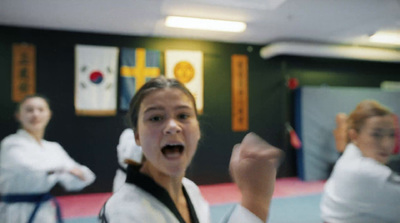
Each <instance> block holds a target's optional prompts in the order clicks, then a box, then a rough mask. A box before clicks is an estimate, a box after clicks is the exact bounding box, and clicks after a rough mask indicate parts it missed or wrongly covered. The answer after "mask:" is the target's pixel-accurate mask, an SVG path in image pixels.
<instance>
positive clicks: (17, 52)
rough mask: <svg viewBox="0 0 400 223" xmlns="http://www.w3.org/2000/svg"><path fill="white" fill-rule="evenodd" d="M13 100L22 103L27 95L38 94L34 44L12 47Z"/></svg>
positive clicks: (14, 45)
mask: <svg viewBox="0 0 400 223" xmlns="http://www.w3.org/2000/svg"><path fill="white" fill-rule="evenodd" d="M12 54H13V55H12V92H11V99H12V101H14V102H20V101H21V100H22V99H23V98H24V97H25V96H26V95H29V94H34V93H36V74H35V72H36V71H35V69H36V48H35V46H34V45H32V44H26V43H21V44H17V43H15V44H13V46H12Z"/></svg>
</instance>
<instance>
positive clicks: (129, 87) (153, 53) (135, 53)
mask: <svg viewBox="0 0 400 223" xmlns="http://www.w3.org/2000/svg"><path fill="white" fill-rule="evenodd" d="M158 76H160V51H158V50H147V49H144V48H137V49H132V48H122V50H121V67H120V78H121V92H120V93H121V94H120V109H121V110H128V109H129V103H130V101H131V99H132V97H133V95H134V94H135V92H136V91H137V90H138V89H139V88H140V87H142V86H143V84H144V83H146V81H148V80H150V79H151V78H154V77H158Z"/></svg>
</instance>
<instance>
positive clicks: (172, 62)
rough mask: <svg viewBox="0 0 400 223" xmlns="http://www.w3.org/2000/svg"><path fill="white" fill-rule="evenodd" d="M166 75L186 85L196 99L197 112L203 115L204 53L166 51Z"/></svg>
mask: <svg viewBox="0 0 400 223" xmlns="http://www.w3.org/2000/svg"><path fill="white" fill-rule="evenodd" d="M165 61H166V62H165V75H166V77H168V78H175V79H177V80H179V81H180V82H182V83H183V84H185V86H186V87H187V88H188V89H189V90H190V92H191V93H192V94H193V96H194V98H195V99H196V105H197V111H198V113H199V114H202V113H203V108H204V102H203V101H204V99H203V98H204V93H203V91H204V86H203V52H201V51H187V50H167V51H165Z"/></svg>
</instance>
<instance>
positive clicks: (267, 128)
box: [0, 26, 400, 193]
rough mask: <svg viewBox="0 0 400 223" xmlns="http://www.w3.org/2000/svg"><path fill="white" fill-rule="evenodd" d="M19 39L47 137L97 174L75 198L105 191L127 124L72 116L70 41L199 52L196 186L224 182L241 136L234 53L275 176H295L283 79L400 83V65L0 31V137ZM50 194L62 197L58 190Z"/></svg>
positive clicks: (7, 121) (8, 112) (221, 46)
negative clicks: (275, 156) (242, 65)
mask: <svg viewBox="0 0 400 223" xmlns="http://www.w3.org/2000/svg"><path fill="white" fill-rule="evenodd" d="M21 42H26V43H31V44H34V45H35V46H36V51H37V67H36V75H37V92H39V93H43V94H45V95H47V96H48V97H49V98H50V100H51V102H52V104H51V107H52V110H53V114H54V116H53V118H52V120H51V122H50V124H49V126H48V129H47V131H46V136H45V138H46V139H47V140H51V141H57V142H59V143H60V144H61V145H62V146H63V147H64V148H65V150H67V151H68V153H69V154H70V155H71V156H72V157H73V158H74V159H75V160H76V161H78V162H80V163H82V164H84V165H87V166H88V167H89V168H91V169H92V170H93V171H94V172H95V173H96V175H97V179H96V182H95V183H94V184H93V185H91V186H89V187H88V188H86V189H85V190H84V191H82V192H80V193H92V192H109V191H111V186H112V180H113V177H114V174H115V171H116V168H117V158H116V156H117V155H116V145H117V143H118V138H119V135H120V133H121V132H122V130H123V129H124V128H125V127H126V124H125V117H124V115H125V113H124V112H122V111H118V114H117V116H115V117H79V116H76V115H75V111H74V104H73V102H74V58H75V57H74V46H75V44H89V45H100V46H116V47H132V48H137V47H143V48H149V49H156V50H160V51H161V52H164V51H165V50H167V49H183V50H201V51H203V53H204V114H203V115H201V116H200V123H201V130H202V139H201V142H200V144H199V148H198V151H197V154H196V156H195V158H194V160H193V162H192V164H191V166H190V167H189V169H188V172H187V176H188V177H189V178H191V179H192V180H194V181H195V182H196V183H198V184H211V183H222V182H229V181H230V177H229V174H228V163H229V158H230V153H231V149H232V147H233V145H234V144H236V143H238V142H240V141H241V139H242V138H243V137H244V135H245V134H246V132H232V130H231V88H230V86H231V82H230V81H231V80H230V76H231V56H232V54H246V55H248V57H249V116H250V123H249V127H250V131H254V132H255V133H257V134H259V135H260V136H261V137H263V138H264V139H266V140H267V141H269V142H270V143H271V144H272V145H274V146H277V147H279V148H282V149H284V150H285V151H286V159H285V161H284V163H283V165H282V166H281V168H280V170H279V174H278V176H279V177H286V176H295V174H296V169H295V166H296V165H295V153H294V150H293V148H291V147H290V145H289V144H288V135H287V133H286V131H285V127H284V123H285V122H286V121H287V120H291V114H292V113H291V109H292V105H291V103H292V100H291V94H292V93H291V91H290V90H288V89H287V87H286V79H287V77H296V78H298V79H299V81H300V84H301V85H321V84H325V85H335V86H379V84H380V81H382V80H400V77H399V75H398V72H399V70H400V65H399V64H388V63H370V62H359V61H346V60H325V59H313V58H301V57H290V56H281V57H276V58H273V59H270V60H263V59H262V58H261V57H260V56H259V50H260V48H261V47H262V46H259V45H247V44H231V43H221V42H211V41H197V40H188V39H167V38H150V37H134V36H122V35H106V34H93V33H78V32H66V31H51V30H39V29H26V28H16V27H4V26H0V67H1V68H2V69H1V74H0V105H1V107H0V109H1V110H0V138H4V137H5V136H7V135H9V134H11V133H14V132H15V131H16V130H17V127H18V125H17V123H16V122H15V120H14V118H13V113H14V109H15V104H14V103H12V102H11V46H12V44H13V43H21ZM162 55H163V54H162ZM162 57H163V56H162ZM161 61H164V58H161ZM163 66H164V65H163V64H162V68H161V71H162V73H163V69H164V68H163ZM56 192H57V193H64V192H61V190H60V191H56Z"/></svg>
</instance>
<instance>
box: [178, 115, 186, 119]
mask: <svg viewBox="0 0 400 223" xmlns="http://www.w3.org/2000/svg"><path fill="white" fill-rule="evenodd" d="M178 118H179V119H187V118H189V115H188V114H179V115H178Z"/></svg>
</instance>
